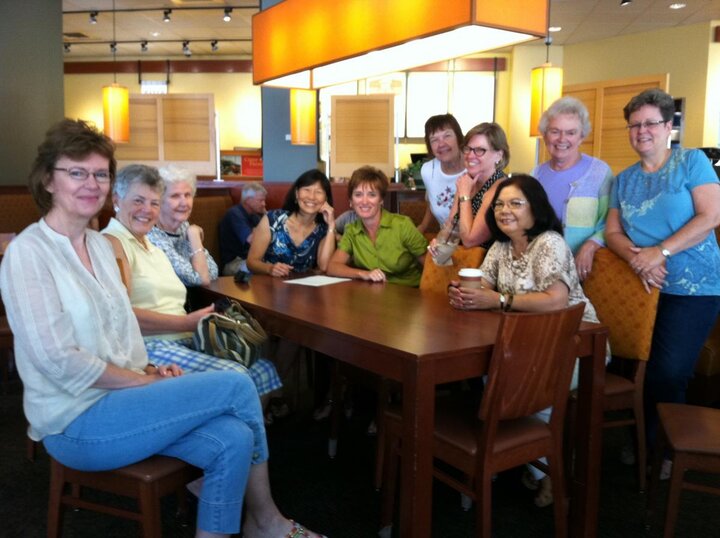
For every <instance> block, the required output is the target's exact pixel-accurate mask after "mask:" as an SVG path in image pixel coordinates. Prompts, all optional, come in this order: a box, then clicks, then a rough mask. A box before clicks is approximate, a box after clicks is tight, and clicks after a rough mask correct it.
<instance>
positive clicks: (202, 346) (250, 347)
mask: <svg viewBox="0 0 720 538" xmlns="http://www.w3.org/2000/svg"><path fill="white" fill-rule="evenodd" d="M219 306H221V308H219ZM215 308H216V310H217V312H213V313H211V314H208V315H207V316H204V317H203V318H202V319H201V320H200V321H199V322H198V324H197V328H196V329H195V333H194V334H193V346H194V347H195V350H197V351H201V352H202V353H205V354H206V355H212V356H213V357H217V358H219V359H227V360H232V361H235V362H239V363H240V364H242V365H243V366H245V368H250V367H251V366H252V365H253V364H255V362H256V361H257V360H258V358H260V352H261V348H262V345H263V343H264V342H265V341H266V340H267V333H266V332H265V330H264V329H263V328H262V326H261V325H260V323H258V321H257V320H256V319H255V318H253V317H252V315H251V314H250V313H249V312H248V311H247V310H245V309H244V308H243V307H242V305H241V304H240V303H239V302H237V301H234V300H232V299H230V300H227V301H224V302H223V303H218V304H216V306H215Z"/></svg>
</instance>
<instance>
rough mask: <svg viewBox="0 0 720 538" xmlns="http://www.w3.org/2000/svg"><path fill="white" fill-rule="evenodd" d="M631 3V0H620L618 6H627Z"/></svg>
mask: <svg viewBox="0 0 720 538" xmlns="http://www.w3.org/2000/svg"><path fill="white" fill-rule="evenodd" d="M630 4H632V0H620V7H625V6H629V5H630Z"/></svg>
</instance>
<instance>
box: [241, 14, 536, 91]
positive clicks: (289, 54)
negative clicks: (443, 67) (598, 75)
mask: <svg viewBox="0 0 720 538" xmlns="http://www.w3.org/2000/svg"><path fill="white" fill-rule="evenodd" d="M547 16H548V0H504V1H502V2H498V1H497V0H445V1H443V2H438V1H437V0H342V1H341V2H338V1H332V0H330V1H328V0H285V1H284V2H281V3H279V4H276V5H275V6H273V7H271V8H269V9H266V10H264V11H261V12H260V13H258V14H256V15H255V16H253V81H254V82H255V84H268V85H274V86H283V87H295V88H321V87H324V86H329V85H332V84H338V83H341V82H347V81H349V80H356V79H359V78H366V77H368V76H374V75H381V74H384V73H388V72H391V71H402V70H406V69H409V68H412V67H416V66H418V65H424V64H428V63H433V62H436V61H442V60H448V59H450V58H457V57H459V56H465V55H467V54H472V53H476V52H482V51H486V50H492V49H496V48H500V47H505V46H509V45H513V44H517V43H521V42H523V41H528V40H531V39H535V38H537V37H540V36H544V35H545V32H546V28H547Z"/></svg>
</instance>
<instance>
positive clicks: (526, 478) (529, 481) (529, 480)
mask: <svg viewBox="0 0 720 538" xmlns="http://www.w3.org/2000/svg"><path fill="white" fill-rule="evenodd" d="M521 482H522V485H523V486H525V487H526V488H527V489H529V490H530V491H537V490H538V488H539V487H540V481H539V480H538V479H537V478H535V477H534V476H533V475H532V473H531V472H530V471H529V470H528V469H525V471H524V472H523V475H522V479H521Z"/></svg>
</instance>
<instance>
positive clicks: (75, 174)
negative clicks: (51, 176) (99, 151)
mask: <svg viewBox="0 0 720 538" xmlns="http://www.w3.org/2000/svg"><path fill="white" fill-rule="evenodd" d="M53 170H59V171H60V172H67V175H69V176H70V179H73V180H75V181H85V180H86V179H87V178H88V177H89V176H93V177H94V178H95V181H97V182H98V183H107V182H108V181H110V172H109V171H107V170H98V171H97V172H89V171H88V170H85V169H84V168H58V167H55V168H53Z"/></svg>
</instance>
